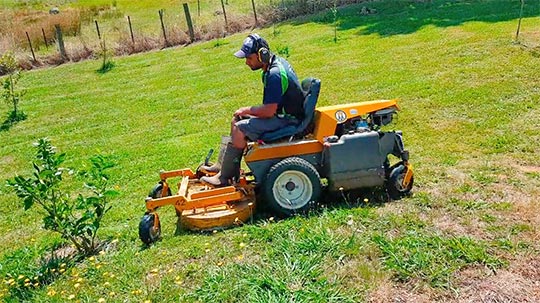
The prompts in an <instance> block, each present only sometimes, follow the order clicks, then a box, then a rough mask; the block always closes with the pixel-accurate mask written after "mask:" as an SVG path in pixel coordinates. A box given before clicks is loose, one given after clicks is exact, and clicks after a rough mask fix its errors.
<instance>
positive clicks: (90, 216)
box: [8, 139, 117, 255]
mask: <svg viewBox="0 0 540 303" xmlns="http://www.w3.org/2000/svg"><path fill="white" fill-rule="evenodd" d="M34 145H35V146H36V148H37V153H36V161H35V162H33V167H34V173H33V175H32V176H31V177H29V178H25V177H23V176H19V175H18V176H16V177H15V178H13V179H10V180H8V186H10V187H12V188H13V189H14V191H15V193H16V194H17V196H18V197H19V198H21V199H22V200H23V202H24V209H25V210H28V209H30V208H31V207H32V206H33V205H35V204H37V205H39V206H41V208H42V209H43V210H44V211H45V216H44V217H43V223H44V227H45V229H48V230H52V231H55V232H58V233H60V234H61V235H62V237H63V238H65V239H67V240H69V241H70V242H71V243H73V245H75V247H76V249H77V251H78V252H79V253H82V254H85V255H89V254H93V253H95V252H96V250H97V243H98V242H97V238H96V235H97V231H98V229H99V227H100V225H101V220H102V218H103V216H104V215H105V213H107V212H108V211H109V210H110V208H111V206H110V205H109V199H110V198H111V197H113V196H115V195H117V192H116V191H113V190H110V189H108V185H109V176H108V175H107V173H106V172H105V171H106V170H107V169H109V168H111V167H112V166H113V164H112V163H111V162H109V161H108V160H107V159H106V158H105V157H103V156H96V157H93V158H91V164H92V166H91V168H90V169H89V170H88V171H83V172H81V173H80V174H79V175H80V176H82V177H83V178H84V179H85V180H86V182H85V188H86V189H87V191H86V192H85V194H86V195H83V194H78V195H77V197H76V198H72V197H71V196H70V195H69V194H67V193H65V192H63V191H64V188H63V187H61V184H62V181H64V175H65V173H66V172H68V171H69V172H72V171H70V170H67V169H66V168H63V167H61V165H62V163H63V162H64V159H65V154H64V153H62V154H57V153H56V149H55V147H53V146H52V145H51V143H50V141H49V140H48V139H40V140H39V141H38V142H37V143H35V144H34Z"/></svg>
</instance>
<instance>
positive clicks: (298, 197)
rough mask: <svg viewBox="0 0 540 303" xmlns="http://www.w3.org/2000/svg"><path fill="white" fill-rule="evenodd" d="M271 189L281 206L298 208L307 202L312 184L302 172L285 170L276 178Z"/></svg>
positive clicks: (311, 191) (311, 192)
mask: <svg viewBox="0 0 540 303" xmlns="http://www.w3.org/2000/svg"><path fill="white" fill-rule="evenodd" d="M272 191H273V193H274V197H275V199H276V202H277V203H279V205H281V207H283V208H286V209H300V208H302V207H304V206H305V205H306V204H307V203H309V200H310V199H311V195H312V194H313V184H311V181H310V180H309V177H308V176H307V175H306V174H304V173H303V172H300V171H285V172H283V173H282V174H281V175H279V176H278V177H277V178H276V181H275V183H274V186H273V188H272Z"/></svg>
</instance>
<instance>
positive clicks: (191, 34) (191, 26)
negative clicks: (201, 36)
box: [183, 3, 195, 42]
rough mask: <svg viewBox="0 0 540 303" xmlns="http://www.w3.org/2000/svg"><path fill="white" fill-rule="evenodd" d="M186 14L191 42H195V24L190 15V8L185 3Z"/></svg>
mask: <svg viewBox="0 0 540 303" xmlns="http://www.w3.org/2000/svg"><path fill="white" fill-rule="evenodd" d="M183 5H184V13H185V14H186V22H187V25H188V29H189V37H190V38H191V42H193V41H194V40H195V32H194V31H193V22H192V21H191V14H190V13H189V6H188V4H187V3H184V4H183Z"/></svg>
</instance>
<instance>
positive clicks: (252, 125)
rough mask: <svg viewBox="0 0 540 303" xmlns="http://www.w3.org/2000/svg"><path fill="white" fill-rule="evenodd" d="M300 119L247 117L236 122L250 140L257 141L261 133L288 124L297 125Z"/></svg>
mask: <svg viewBox="0 0 540 303" xmlns="http://www.w3.org/2000/svg"><path fill="white" fill-rule="evenodd" d="M299 123H300V121H298V120H297V119H294V118H279V117H276V116H274V117H272V118H249V119H243V120H240V121H238V122H236V124H235V125H236V127H238V128H239V129H240V131H241V132H242V133H244V135H246V137H248V138H249V140H251V141H257V140H258V139H259V138H260V137H261V135H262V134H264V133H267V132H271V131H274V130H277V129H280V128H283V127H286V126H289V125H298V124H299Z"/></svg>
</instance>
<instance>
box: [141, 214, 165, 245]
mask: <svg viewBox="0 0 540 303" xmlns="http://www.w3.org/2000/svg"><path fill="white" fill-rule="evenodd" d="M156 220H157V225H156ZM160 235H161V222H159V219H158V218H157V215H156V214H153V213H151V214H145V215H144V216H143V217H142V218H141V222H140V223H139V238H140V239H141V241H143V243H144V244H147V245H149V244H152V243H153V242H156V241H157V240H158V239H159V236H160Z"/></svg>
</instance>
